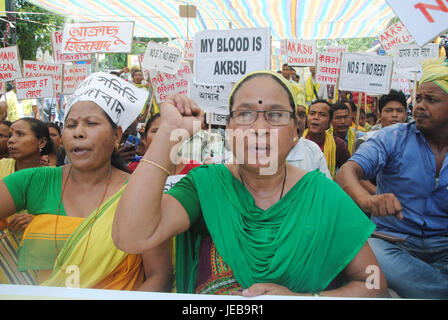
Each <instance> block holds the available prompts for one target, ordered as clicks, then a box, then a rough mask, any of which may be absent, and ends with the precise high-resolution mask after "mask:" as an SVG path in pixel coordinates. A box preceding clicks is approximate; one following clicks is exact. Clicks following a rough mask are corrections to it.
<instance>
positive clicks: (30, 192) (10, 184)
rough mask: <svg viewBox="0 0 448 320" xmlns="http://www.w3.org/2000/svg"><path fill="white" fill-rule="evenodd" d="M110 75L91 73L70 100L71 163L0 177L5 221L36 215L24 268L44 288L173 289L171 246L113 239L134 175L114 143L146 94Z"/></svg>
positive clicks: (67, 137)
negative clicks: (121, 243)
mask: <svg viewBox="0 0 448 320" xmlns="http://www.w3.org/2000/svg"><path fill="white" fill-rule="evenodd" d="M111 77H112V76H110V75H108V74H105V73H95V74H92V75H90V76H89V77H88V78H87V79H86V80H84V81H83V82H82V83H81V84H80V85H79V86H78V89H77V90H76V91H75V93H74V95H73V99H72V100H71V101H70V103H69V105H68V110H67V115H66V118H65V129H64V132H63V135H62V141H63V144H64V147H65V149H66V152H67V156H68V158H69V160H70V164H69V165H66V166H63V167H45V168H32V169H27V170H21V171H19V172H17V173H15V174H12V175H10V176H8V177H6V178H5V179H4V180H2V181H0V202H1V203H2V206H1V208H0V218H5V217H7V216H9V215H10V214H12V213H13V212H15V211H17V210H22V209H27V210H28V212H30V213H31V214H33V215H35V218H34V219H33V221H32V222H31V223H30V225H29V226H28V227H27V229H26V230H25V233H24V236H23V239H22V243H21V246H20V248H19V250H18V268H19V270H37V271H38V272H39V277H38V283H39V284H40V285H46V286H69V287H78V286H79V287H81V288H99V289H114V290H147V291H169V290H170V289H171V277H172V267H171V258H170V251H169V245H168V243H163V244H161V245H160V246H159V247H157V248H154V249H153V250H147V251H145V252H142V253H141V254H127V253H125V252H123V251H121V250H119V249H117V248H116V247H115V245H114V244H113V241H112V237H111V230H112V222H113V218H114V214H115V208H116V205H117V203H118V200H119V199H120V197H121V193H122V191H123V189H124V186H125V184H126V182H127V180H128V178H129V174H128V173H127V172H125V171H124V170H123V168H124V166H123V165H122V164H121V163H120V162H119V158H117V157H116V154H117V152H116V150H115V145H116V144H117V143H118V142H119V141H120V138H121V134H122V132H123V130H124V129H126V127H127V126H128V125H129V124H130V123H131V122H132V121H133V120H134V118H136V117H137V115H138V114H139V112H140V110H141V108H142V107H143V103H144V101H145V99H146V96H147V93H146V92H140V91H139V89H138V88H135V87H134V86H132V85H130V84H128V83H126V82H124V81H121V80H117V79H116V78H111ZM119 89H120V90H119ZM100 92H101V94H100ZM92 93H94V94H92ZM124 93H126V94H129V96H130V95H132V97H130V99H127V98H126V97H127V95H125V94H124ZM105 97H107V99H105ZM112 103H113V106H114V107H113V108H110V107H109V105H112ZM3 204H4V205H3Z"/></svg>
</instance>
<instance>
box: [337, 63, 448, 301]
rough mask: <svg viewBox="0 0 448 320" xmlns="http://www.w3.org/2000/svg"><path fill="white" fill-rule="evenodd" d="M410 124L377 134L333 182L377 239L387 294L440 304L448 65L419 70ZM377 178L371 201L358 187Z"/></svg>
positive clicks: (447, 180)
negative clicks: (369, 224) (392, 292)
mask: <svg viewBox="0 0 448 320" xmlns="http://www.w3.org/2000/svg"><path fill="white" fill-rule="evenodd" d="M416 101H417V104H416V106H415V108H414V118H415V122H410V123H400V124H396V125H393V126H388V127H386V128H383V129H381V130H380V131H379V132H378V134H376V135H375V136H374V137H372V138H370V139H369V140H367V141H366V142H364V143H363V144H362V145H361V146H360V147H359V150H358V151H357V152H356V153H355V154H354V155H353V157H352V158H351V159H350V161H348V162H347V163H346V164H345V165H344V166H343V167H342V168H341V170H340V171H339V172H338V174H337V176H336V182H337V183H339V185H340V186H341V187H342V188H343V189H344V190H345V191H346V192H347V193H348V194H349V195H350V196H351V197H352V199H353V200H354V201H355V202H356V203H357V204H358V206H359V207H360V208H361V209H362V210H364V212H368V213H371V215H372V221H373V222H374V223H375V224H376V225H377V231H380V232H381V233H383V234H385V235H387V236H393V237H397V236H398V237H399V238H401V239H395V238H393V237H389V238H388V240H385V239H386V238H383V239H380V238H371V239H369V244H370V246H371V247H372V249H373V251H374V253H375V255H376V257H377V259H378V261H379V263H380V266H381V268H382V270H383V271H384V273H385V275H386V279H387V282H388V285H389V287H390V288H392V289H393V290H395V291H396V292H397V293H398V294H399V295H400V296H402V297H405V298H441V299H447V298H448V202H447V199H448V156H447V153H448V63H446V62H445V63H443V62H442V60H435V61H431V60H430V61H427V62H424V63H423V75H422V78H421V82H420V86H419V88H418V93H417V98H416ZM375 176H376V177H377V194H376V195H371V194H369V193H368V192H367V191H366V190H365V189H363V187H362V185H361V184H360V180H361V179H365V178H366V179H370V178H373V177H375Z"/></svg>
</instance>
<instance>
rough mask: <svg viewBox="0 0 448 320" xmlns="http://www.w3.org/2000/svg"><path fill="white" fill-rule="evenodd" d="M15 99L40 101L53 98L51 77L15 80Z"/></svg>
mask: <svg viewBox="0 0 448 320" xmlns="http://www.w3.org/2000/svg"><path fill="white" fill-rule="evenodd" d="M16 92H17V99H18V100H23V99H41V98H50V97H54V91H53V78H52V77H51V76H43V77H34V78H23V79H16Z"/></svg>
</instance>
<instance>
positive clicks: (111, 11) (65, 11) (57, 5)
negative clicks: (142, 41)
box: [29, 0, 395, 69]
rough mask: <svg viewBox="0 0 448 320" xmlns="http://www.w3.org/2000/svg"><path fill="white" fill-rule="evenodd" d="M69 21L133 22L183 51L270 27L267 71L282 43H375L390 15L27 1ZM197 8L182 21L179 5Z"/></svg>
mask: <svg viewBox="0 0 448 320" xmlns="http://www.w3.org/2000/svg"><path fill="white" fill-rule="evenodd" d="M29 2H32V3H33V4H35V5H37V6H40V7H42V8H44V9H46V10H48V11H50V12H53V13H55V14H58V15H62V16H65V17H66V18H67V21H70V22H71V21H73V22H78V21H79V22H82V21H135V27H134V36H136V37H145V38H170V39H171V40H170V43H171V45H173V46H175V47H178V48H179V49H183V48H184V41H185V40H186V39H193V38H194V34H195V32H197V31H201V30H210V29H230V28H233V29H236V28H252V27H267V26H270V27H271V35H272V44H273V50H274V51H273V54H272V56H271V67H272V68H273V69H278V68H279V67H281V65H282V63H283V62H284V61H283V60H284V57H282V56H280V55H279V50H280V40H281V39H316V40H318V39H343V38H363V37H376V36H378V34H379V33H380V32H382V31H383V30H384V29H385V28H386V26H387V24H388V22H389V21H390V19H391V18H393V17H395V14H394V12H393V11H392V9H391V8H390V7H389V5H388V4H387V3H386V1H385V0H189V1H176V0H82V1H81V0H29ZM186 4H188V5H192V6H195V7H196V9H197V10H196V18H190V19H187V18H181V17H180V16H179V6H180V5H186Z"/></svg>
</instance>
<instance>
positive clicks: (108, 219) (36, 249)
mask: <svg viewBox="0 0 448 320" xmlns="http://www.w3.org/2000/svg"><path fill="white" fill-rule="evenodd" d="M123 189H124V187H123V188H122V189H121V190H120V191H119V192H117V193H116V194H115V195H113V196H112V197H111V198H110V199H109V200H107V201H106V202H105V203H103V204H102V205H101V207H100V208H99V211H98V215H96V214H95V213H93V214H90V215H89V216H88V217H87V218H85V219H84V218H76V217H69V216H56V215H52V214H42V215H38V216H36V217H35V218H34V219H33V221H32V222H31V224H30V225H29V226H28V228H27V229H26V230H25V233H24V235H23V240H22V244H21V247H20V249H19V269H21V270H22V269H24V270H30V269H34V270H36V269H37V270H41V272H40V275H39V276H40V277H39V284H40V285H43V286H60V287H63V286H70V281H73V275H75V276H76V278H77V283H79V287H80V288H97V289H113V290H133V289H136V288H137V287H138V286H140V285H141V284H142V283H143V281H144V269H143V264H142V260H141V256H140V255H132V254H127V253H125V252H123V251H121V250H119V249H117V248H116V247H115V245H114V243H113V240H112V223H113V219H114V215H115V210H116V207H117V204H118V201H119V199H120V196H121V193H122V191H123ZM95 211H96V210H95ZM95 216H96V218H95ZM56 220H57V229H56V228H55V226H56ZM48 269H51V270H52V271H51V274H50V275H49V277H48V279H45V278H46V276H48V271H44V270H48Z"/></svg>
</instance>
